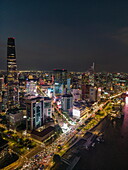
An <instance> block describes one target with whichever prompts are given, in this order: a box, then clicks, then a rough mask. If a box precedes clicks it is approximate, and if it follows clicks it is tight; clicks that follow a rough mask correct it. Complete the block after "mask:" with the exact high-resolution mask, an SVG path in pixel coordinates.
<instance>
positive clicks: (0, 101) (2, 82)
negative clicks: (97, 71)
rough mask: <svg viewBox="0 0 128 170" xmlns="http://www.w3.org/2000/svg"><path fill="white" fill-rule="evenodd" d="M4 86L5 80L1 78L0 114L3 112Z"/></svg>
mask: <svg viewBox="0 0 128 170" xmlns="http://www.w3.org/2000/svg"><path fill="white" fill-rule="evenodd" d="M3 84H4V79H3V77H0V112H2V103H3V97H2V91H3Z"/></svg>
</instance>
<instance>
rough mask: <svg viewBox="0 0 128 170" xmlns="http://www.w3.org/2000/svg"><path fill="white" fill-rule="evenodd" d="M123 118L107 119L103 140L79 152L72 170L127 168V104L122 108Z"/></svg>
mask: <svg viewBox="0 0 128 170" xmlns="http://www.w3.org/2000/svg"><path fill="white" fill-rule="evenodd" d="M123 112H124V118H121V119H117V118H116V119H115V120H112V121H110V120H108V121H109V123H108V125H107V128H106V129H105V131H104V142H103V143H97V144H96V145H95V147H94V148H93V149H91V150H89V151H86V150H84V151H83V152H82V153H81V159H80V161H79V162H78V163H77V165H76V166H75V168H74V169H73V170H128V105H127V104H125V106H124V108H123Z"/></svg>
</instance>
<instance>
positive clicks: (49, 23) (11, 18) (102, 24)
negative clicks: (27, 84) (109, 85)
mask: <svg viewBox="0 0 128 170" xmlns="http://www.w3.org/2000/svg"><path fill="white" fill-rule="evenodd" d="M127 6H128V2H125V1H124V2H121V1H119V0H118V1H116V2H114V1H111V2H110V1H107V2H104V1H101V2H99V3H98V2H93V1H88V2H78V1H76V0H75V1H61V2H60V1H55V2H53V1H47V2H46V1H41V0H38V1H36V2H35V1H34V0H31V1H29V0H28V1H27V3H26V2H25V1H24V0H23V1H21V2H17V1H16V0H14V1H8V0H7V1H3V2H0V16H1V18H0V19H1V28H0V32H1V37H0V56H1V62H0V68H1V69H4V70H6V56H7V39H8V37H15V40H16V54H17V65H18V70H25V69H28V70H31V69H32V70H53V69H54V68H58V69H59V68H64V69H67V70H69V71H86V70H87V69H88V68H89V67H90V66H91V65H92V63H93V62H95V63H96V71H109V72H127V60H128V59H127V55H128V49H127V45H128V37H127V32H128V22H127V18H128V11H127ZM10 11H11V12H10Z"/></svg>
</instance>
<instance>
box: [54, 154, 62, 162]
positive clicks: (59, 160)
mask: <svg viewBox="0 0 128 170" xmlns="http://www.w3.org/2000/svg"><path fill="white" fill-rule="evenodd" d="M53 161H54V162H55V163H60V162H61V157H60V155H58V154H55V155H54V156H53Z"/></svg>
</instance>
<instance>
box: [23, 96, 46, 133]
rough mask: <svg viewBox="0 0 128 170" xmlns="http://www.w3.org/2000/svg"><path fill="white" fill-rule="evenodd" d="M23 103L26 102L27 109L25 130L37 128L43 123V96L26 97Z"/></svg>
mask: <svg viewBox="0 0 128 170" xmlns="http://www.w3.org/2000/svg"><path fill="white" fill-rule="evenodd" d="M25 103H26V111H27V120H26V127H27V130H33V129H37V128H39V127H40V126H42V125H43V123H44V113H43V103H44V99H43V97H35V98H31V99H26V101H25Z"/></svg>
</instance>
